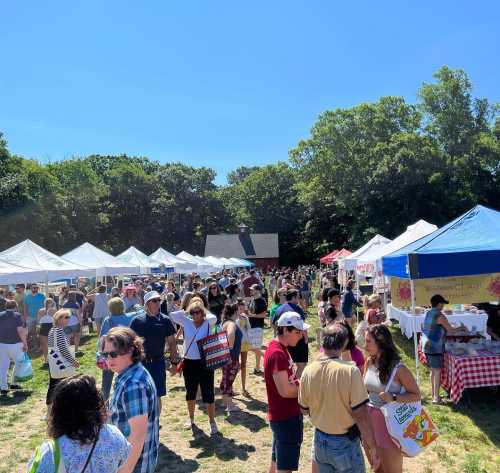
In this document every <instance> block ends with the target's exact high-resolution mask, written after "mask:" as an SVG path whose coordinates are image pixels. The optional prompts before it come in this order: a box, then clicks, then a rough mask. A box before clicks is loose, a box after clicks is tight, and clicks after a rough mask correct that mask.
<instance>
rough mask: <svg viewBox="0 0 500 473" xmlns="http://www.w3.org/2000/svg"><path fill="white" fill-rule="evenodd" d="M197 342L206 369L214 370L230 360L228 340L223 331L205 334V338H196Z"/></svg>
mask: <svg viewBox="0 0 500 473" xmlns="http://www.w3.org/2000/svg"><path fill="white" fill-rule="evenodd" d="M197 344H198V349H199V350H200V355H201V359H202V360H203V364H204V365H205V368H206V369H208V370H216V369H217V368H222V367H223V366H225V365H227V364H228V363H229V362H230V361H231V353H230V351H229V342H228V341H227V334H226V332H225V331H222V332H219V333H214V334H212V335H207V336H206V337H205V338H202V339H201V340H198V341H197Z"/></svg>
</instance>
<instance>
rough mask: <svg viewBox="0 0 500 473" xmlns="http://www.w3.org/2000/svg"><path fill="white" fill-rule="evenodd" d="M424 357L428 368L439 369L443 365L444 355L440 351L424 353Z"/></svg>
mask: <svg viewBox="0 0 500 473" xmlns="http://www.w3.org/2000/svg"><path fill="white" fill-rule="evenodd" d="M425 358H426V360H427V364H428V365H429V368H435V369H439V368H442V367H443V363H444V355H443V354H442V353H426V354H425Z"/></svg>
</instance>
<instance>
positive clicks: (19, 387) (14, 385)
mask: <svg viewBox="0 0 500 473" xmlns="http://www.w3.org/2000/svg"><path fill="white" fill-rule="evenodd" d="M9 388H10V389H23V388H22V387H21V386H19V384H11V385H10V386H9Z"/></svg>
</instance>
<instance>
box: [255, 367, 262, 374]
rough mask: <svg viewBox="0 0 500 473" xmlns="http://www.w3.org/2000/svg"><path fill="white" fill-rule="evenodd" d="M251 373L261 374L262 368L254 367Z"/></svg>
mask: <svg viewBox="0 0 500 473" xmlns="http://www.w3.org/2000/svg"><path fill="white" fill-rule="evenodd" d="M253 374H262V370H258V369H257V368H254V369H253Z"/></svg>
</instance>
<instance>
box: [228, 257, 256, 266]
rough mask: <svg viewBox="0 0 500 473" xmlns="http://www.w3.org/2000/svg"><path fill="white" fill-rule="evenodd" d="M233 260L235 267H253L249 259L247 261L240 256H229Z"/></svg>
mask: <svg viewBox="0 0 500 473" xmlns="http://www.w3.org/2000/svg"><path fill="white" fill-rule="evenodd" d="M229 259H230V260H231V261H234V263H235V265H236V266H235V267H236V268H248V267H251V266H252V264H251V263H250V262H249V261H245V260H242V259H239V258H234V257H231V258H229Z"/></svg>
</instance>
